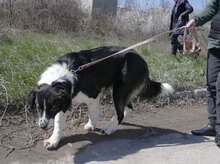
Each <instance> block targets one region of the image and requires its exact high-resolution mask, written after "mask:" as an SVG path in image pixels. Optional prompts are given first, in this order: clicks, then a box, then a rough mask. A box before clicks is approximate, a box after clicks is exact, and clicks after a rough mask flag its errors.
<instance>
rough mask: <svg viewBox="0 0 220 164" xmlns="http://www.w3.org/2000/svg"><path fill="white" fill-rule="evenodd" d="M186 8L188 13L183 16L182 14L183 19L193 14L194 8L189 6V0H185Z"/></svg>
mask: <svg viewBox="0 0 220 164" xmlns="http://www.w3.org/2000/svg"><path fill="white" fill-rule="evenodd" d="M184 3H185V7H186V11H185V12H183V13H182V14H180V17H181V18H183V17H185V16H186V15H189V14H191V13H192V12H193V7H192V6H191V5H190V4H189V2H188V0H185V2H184Z"/></svg>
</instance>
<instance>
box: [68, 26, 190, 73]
mask: <svg viewBox="0 0 220 164" xmlns="http://www.w3.org/2000/svg"><path fill="white" fill-rule="evenodd" d="M183 28H186V26H182V27H179V28H176V29H173V30H170V31H166V32H163V33H161V34H158V35H156V36H154V37H151V38H149V39H147V40H145V41H143V42H139V43H137V44H134V45H132V46H130V47H128V48H125V49H123V50H121V51H119V52H116V53H114V54H112V55H110V56H107V57H104V58H101V59H98V60H96V61H93V62H90V63H87V64H84V65H81V66H79V67H78V69H76V70H71V72H74V73H76V72H78V71H82V70H84V69H86V68H88V67H90V66H92V65H95V64H97V63H99V62H101V61H103V60H106V59H108V58H111V57H113V56H116V55H118V54H121V53H123V52H126V51H128V50H131V49H134V48H136V47H139V46H141V45H143V44H146V43H149V42H152V41H155V40H156V39H159V38H162V37H164V36H166V35H167V34H169V33H172V32H175V31H176V30H180V29H183Z"/></svg>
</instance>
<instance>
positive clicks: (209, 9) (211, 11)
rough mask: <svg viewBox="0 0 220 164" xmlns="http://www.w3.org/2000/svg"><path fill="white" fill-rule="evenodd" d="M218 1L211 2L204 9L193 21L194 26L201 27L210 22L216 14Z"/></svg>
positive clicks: (212, 0)
mask: <svg viewBox="0 0 220 164" xmlns="http://www.w3.org/2000/svg"><path fill="white" fill-rule="evenodd" d="M218 3H219V0H211V1H210V3H209V4H208V5H207V6H206V7H205V9H204V10H203V11H202V12H201V13H200V14H198V15H196V16H194V17H193V19H194V20H195V21H196V26H202V25H203V24H205V23H206V22H208V21H210V20H211V19H212V18H213V17H214V16H215V15H216V14H217V12H218V6H219V4H218Z"/></svg>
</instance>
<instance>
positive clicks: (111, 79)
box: [28, 47, 161, 123]
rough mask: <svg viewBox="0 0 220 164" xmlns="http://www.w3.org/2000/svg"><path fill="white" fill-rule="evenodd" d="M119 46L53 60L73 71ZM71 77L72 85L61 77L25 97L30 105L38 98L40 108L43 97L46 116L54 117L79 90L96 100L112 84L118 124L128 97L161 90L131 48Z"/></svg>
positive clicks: (76, 53)
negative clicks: (60, 80) (59, 80)
mask: <svg viewBox="0 0 220 164" xmlns="http://www.w3.org/2000/svg"><path fill="white" fill-rule="evenodd" d="M122 49H124V47H99V48H95V49H91V50H84V51H80V52H74V53H68V54H65V55H63V56H62V57H60V59H58V60H57V61H56V62H55V63H57V64H60V65H62V64H63V63H65V64H66V65H67V66H68V70H70V71H71V70H76V69H77V68H78V67H79V66H81V65H83V64H86V63H89V62H92V61H96V60H97V59H100V58H103V57H106V56H109V55H112V54H114V53H116V52H118V51H120V50H122ZM75 76H76V79H77V80H76V79H75V80H74V83H73V84H71V82H70V81H68V79H65V77H62V78H63V79H64V82H58V81H54V82H53V83H52V85H47V84H45V85H43V86H38V87H36V88H34V89H33V90H32V91H31V92H30V94H29V96H28V102H29V104H30V106H33V104H34V102H35V99H38V101H40V102H39V104H40V107H39V108H43V107H42V105H43V102H42V100H43V99H46V100H47V101H46V102H47V114H48V117H52V118H54V117H55V115H56V114H57V113H58V112H59V111H63V112H66V110H68V109H69V107H70V105H71V98H72V99H73V100H74V97H75V96H76V95H77V94H78V93H79V92H80V91H81V92H82V93H84V94H85V95H87V96H88V97H90V98H94V99H96V98H97V96H98V95H99V94H100V92H101V91H102V89H103V88H108V87H110V86H112V88H113V101H114V105H115V108H116V111H117V115H118V121H119V123H120V122H121V121H122V120H123V117H124V108H125V106H127V107H129V108H132V106H131V104H130V100H131V98H133V97H134V96H136V95H137V94H140V95H141V96H144V97H146V98H152V97H154V96H157V95H158V94H159V93H160V92H161V83H159V82H154V81H152V80H150V78H149V71H148V66H147V63H146V62H145V60H144V59H143V58H142V57H141V56H140V55H139V54H138V53H137V52H135V51H134V50H130V51H128V52H125V53H122V54H120V55H117V56H114V57H111V58H109V59H107V60H104V61H102V62H100V63H97V64H95V65H92V66H91V67H89V68H86V69H84V70H82V71H79V72H77V73H76V75H75ZM71 90H73V93H71ZM136 90H137V91H136ZM138 91H139V92H138ZM134 92H135V94H134ZM133 94H134V95H133ZM131 95H132V96H133V97H132V96H131Z"/></svg>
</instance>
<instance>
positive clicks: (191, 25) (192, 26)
mask: <svg viewBox="0 0 220 164" xmlns="http://www.w3.org/2000/svg"><path fill="white" fill-rule="evenodd" d="M195 27H196V20H195V19H191V20H190V21H189V22H188V23H187V24H186V29H187V30H194V29H195Z"/></svg>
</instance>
